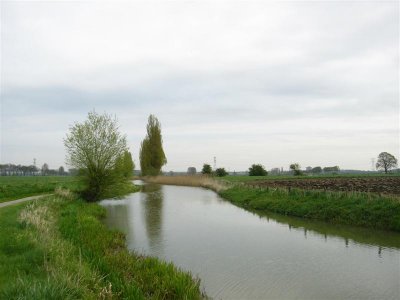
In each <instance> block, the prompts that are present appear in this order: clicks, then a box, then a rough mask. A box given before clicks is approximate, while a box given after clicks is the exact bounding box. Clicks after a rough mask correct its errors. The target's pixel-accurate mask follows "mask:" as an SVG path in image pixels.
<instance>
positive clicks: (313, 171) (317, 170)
mask: <svg viewBox="0 0 400 300" xmlns="http://www.w3.org/2000/svg"><path fill="white" fill-rule="evenodd" d="M321 172H322V168H321V167H314V168H312V169H311V173H313V174H320V173H321Z"/></svg>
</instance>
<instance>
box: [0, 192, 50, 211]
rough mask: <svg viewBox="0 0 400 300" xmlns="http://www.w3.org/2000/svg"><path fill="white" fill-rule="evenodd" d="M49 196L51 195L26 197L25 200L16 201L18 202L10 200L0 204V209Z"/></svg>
mask: <svg viewBox="0 0 400 300" xmlns="http://www.w3.org/2000/svg"><path fill="white" fill-rule="evenodd" d="M49 195H51V194H44V195H37V196H31V197H26V198H22V199H18V200H12V201H7V202H3V203H0V208H2V207H6V206H9V205H14V204H18V203H22V202H26V201H30V200H36V199H40V198H43V197H45V196H49Z"/></svg>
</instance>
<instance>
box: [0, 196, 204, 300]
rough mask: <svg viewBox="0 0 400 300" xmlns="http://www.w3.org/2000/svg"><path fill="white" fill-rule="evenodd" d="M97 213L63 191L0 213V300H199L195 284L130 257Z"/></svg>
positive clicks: (170, 269) (168, 267)
mask: <svg viewBox="0 0 400 300" xmlns="http://www.w3.org/2000/svg"><path fill="white" fill-rule="evenodd" d="M105 213H106V211H105V209H104V208H102V207H101V206H100V205H98V204H96V203H87V202H84V201H82V200H80V199H77V198H76V196H75V195H74V194H73V193H71V192H69V191H68V190H62V189H58V190H57V192H56V194H55V195H53V196H48V197H46V198H43V199H41V200H39V201H33V202H30V203H28V204H27V203H23V204H17V205H13V206H9V207H4V208H2V209H0V299H114V298H115V299H200V298H202V297H203V295H202V294H201V292H200V288H199V281H198V280H196V279H193V278H192V276H191V275H190V274H189V273H186V272H183V271H181V270H179V269H177V268H176V267H175V266H174V265H172V264H170V263H165V262H162V261H160V260H158V259H156V258H150V257H145V256H142V255H140V254H138V253H130V252H129V251H128V250H127V249H126V247H125V237H124V235H123V234H121V233H119V232H116V231H111V230H108V229H107V228H106V226H105V225H104V224H103V223H102V221H101V219H102V218H103V217H104V216H105Z"/></svg>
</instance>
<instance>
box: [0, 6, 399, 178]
mask: <svg viewBox="0 0 400 300" xmlns="http://www.w3.org/2000/svg"><path fill="white" fill-rule="evenodd" d="M93 109H95V110H96V111H97V112H99V113H103V112H107V113H109V114H115V115H116V116H117V118H118V119H119V123H120V125H121V127H120V129H121V131H122V132H123V133H125V134H126V135H127V140H128V143H129V146H130V150H131V152H132V154H133V156H134V159H135V163H136V165H137V166H138V165H139V159H138V152H139V146H140V142H141V140H142V139H143V138H144V136H145V127H146V123H147V117H148V115H149V114H155V115H156V116H157V117H158V119H159V120H160V122H161V124H162V133H163V139H164V150H165V153H166V156H167V159H168V164H167V165H166V166H165V167H164V170H165V171H169V170H175V171H178V170H186V169H187V167H189V166H194V167H197V168H198V169H200V168H201V166H202V164H203V163H210V164H212V162H213V157H214V156H216V157H217V165H218V166H220V167H225V168H226V169H228V170H230V171H233V170H236V171H239V170H246V169H247V168H248V167H249V165H251V164H252V163H262V164H264V165H265V166H266V168H267V169H271V168H273V167H283V168H284V169H288V166H289V164H290V163H293V162H298V163H300V165H301V166H302V167H304V168H305V167H307V166H322V167H324V166H333V165H339V166H340V167H341V168H342V169H365V170H369V169H371V158H373V157H377V155H378V154H379V153H380V152H382V151H387V152H389V153H392V154H394V155H395V156H396V157H397V158H399V154H400V153H399V152H400V151H399V4H398V2H397V1H393V2H382V1H376V2H373V1H372V2H371V1H369V2H358V1H332V2H326V1H318V2H317V1H309V2H259V1H257V2H246V1H240V2H232V1H229V2H228V1H227V2H224V1H210V2H207V1H190V2H188V1H186V2H184V1H173V2H172V1H163V2H149V1H146V2H144V1H143V2H131V3H129V4H128V3H126V2H125V3H124V2H111V1H110V2H93V1H92V2H72V1H71V2H53V3H50V2H3V1H2V2H1V149H0V150H1V152H0V162H1V163H15V164H32V163H33V158H36V159H37V165H38V166H41V165H42V164H43V163H44V162H47V163H48V164H49V166H50V168H58V167H59V166H61V165H64V166H65V151H64V146H63V138H64V137H65V135H66V133H67V132H68V128H69V126H71V125H73V124H74V122H82V121H83V120H84V119H85V118H86V116H87V113H88V112H89V111H91V110H93Z"/></svg>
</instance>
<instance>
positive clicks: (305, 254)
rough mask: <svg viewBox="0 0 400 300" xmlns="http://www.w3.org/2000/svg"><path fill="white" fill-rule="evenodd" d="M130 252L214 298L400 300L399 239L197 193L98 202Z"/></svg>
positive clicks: (147, 188)
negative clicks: (181, 275)
mask: <svg viewBox="0 0 400 300" xmlns="http://www.w3.org/2000/svg"><path fill="white" fill-rule="evenodd" d="M101 204H102V205H103V206H104V207H106V209H107V210H108V217H107V219H106V222H107V224H108V226H109V227H111V228H117V229H119V230H121V231H123V232H124V233H125V234H126V236H127V246H128V248H129V249H131V250H134V251H136V252H139V253H143V254H146V255H151V256H157V257H159V258H161V259H164V260H166V261H172V262H173V263H174V264H175V265H177V266H179V267H180V268H182V269H184V270H187V271H190V272H191V273H192V274H193V275H195V276H198V277H199V278H200V279H201V283H202V287H203V289H204V290H205V292H206V293H207V295H208V296H210V297H212V298H214V299H400V291H399V287H400V234H397V233H388V232H382V231H372V230H366V229H360V228H354V227H347V226H333V225H329V224H326V223H322V222H320V223H319V222H311V221H305V220H304V219H297V218H288V217H284V216H280V215H265V216H260V215H257V214H254V213H251V212H248V211H245V210H243V209H241V208H238V207H236V206H234V205H232V204H230V203H229V202H227V201H224V200H223V199H221V198H220V197H219V196H218V195H217V194H216V193H214V192H212V191H209V190H205V189H202V188H193V187H180V186H160V185H144V187H143V192H141V193H135V194H132V195H130V196H128V197H126V198H125V199H123V200H104V201H102V202H101Z"/></svg>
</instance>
